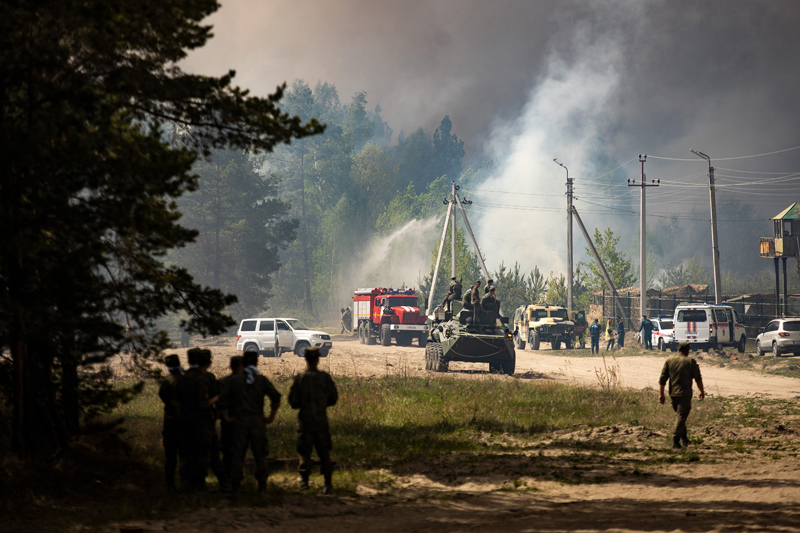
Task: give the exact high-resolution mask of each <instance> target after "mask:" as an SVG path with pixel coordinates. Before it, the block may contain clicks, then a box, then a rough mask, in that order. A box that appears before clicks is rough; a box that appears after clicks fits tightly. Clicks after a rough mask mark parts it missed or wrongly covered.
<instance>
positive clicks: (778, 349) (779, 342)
mask: <svg viewBox="0 0 800 533" xmlns="http://www.w3.org/2000/svg"><path fill="white" fill-rule="evenodd" d="M765 351H772V355H774V356H775V357H780V355H781V354H784V353H790V352H791V353H793V354H795V355H800V318H778V319H776V320H773V321H772V322H770V323H769V324H767V327H765V328H761V329H760V330H759V332H758V337H756V355H764V352H765Z"/></svg>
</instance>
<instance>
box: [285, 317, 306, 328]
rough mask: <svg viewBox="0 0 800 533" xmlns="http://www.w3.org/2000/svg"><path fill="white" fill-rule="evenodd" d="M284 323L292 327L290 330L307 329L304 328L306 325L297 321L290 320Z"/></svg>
mask: <svg viewBox="0 0 800 533" xmlns="http://www.w3.org/2000/svg"><path fill="white" fill-rule="evenodd" d="M286 322H288V323H289V325H290V326H291V327H292V329H295V330H297V329H308V328H307V327H306V325H305V324H303V323H302V322H300V321H299V320H295V319H292V320H287V321H286Z"/></svg>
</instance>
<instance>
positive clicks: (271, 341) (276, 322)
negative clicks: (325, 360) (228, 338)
mask: <svg viewBox="0 0 800 533" xmlns="http://www.w3.org/2000/svg"><path fill="white" fill-rule="evenodd" d="M236 334H237V335H238V340H237V341H236V349H237V350H241V351H243V352H246V351H250V350H252V351H256V352H258V353H271V354H272V355H275V356H279V355H280V354H281V352H289V351H291V352H294V353H295V354H297V355H298V356H299V357H303V356H304V355H305V353H306V348H308V347H310V346H317V347H319V355H320V356H321V357H327V356H328V352H329V351H330V349H331V346H332V343H331V336H330V335H328V334H327V333H325V332H324V331H314V330H311V329H308V328H307V327H306V325H305V324H303V323H302V322H301V321H299V320H297V319H296V318H247V319H245V320H242V322H241V324H239V331H237V332H236Z"/></svg>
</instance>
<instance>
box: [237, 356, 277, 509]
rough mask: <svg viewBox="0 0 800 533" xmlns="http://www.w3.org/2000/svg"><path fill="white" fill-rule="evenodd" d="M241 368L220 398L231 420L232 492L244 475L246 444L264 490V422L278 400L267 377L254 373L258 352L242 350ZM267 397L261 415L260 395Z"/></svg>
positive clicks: (272, 416) (266, 448) (271, 416)
mask: <svg viewBox="0 0 800 533" xmlns="http://www.w3.org/2000/svg"><path fill="white" fill-rule="evenodd" d="M243 362H244V372H242V373H241V374H237V375H236V376H232V377H231V378H230V380H229V382H228V384H227V385H226V390H225V397H224V398H223V399H222V402H223V405H224V406H225V408H226V410H227V414H228V416H229V417H230V419H231V420H232V423H233V459H232V461H231V495H232V496H234V497H235V496H236V494H237V493H238V492H239V488H240V487H241V484H242V479H243V478H244V458H245V456H246V455H247V448H248V447H249V448H250V451H251V452H253V459H254V460H255V462H256V481H258V492H259V493H262V494H263V493H264V492H266V490H267V476H268V475H269V471H268V470H267V454H268V453H269V445H268V442H267V425H268V424H271V423H272V421H273V420H275V414H276V413H277V412H278V407H280V404H281V393H280V392H278V391H277V390H276V389H275V387H274V386H273V385H272V383H271V382H270V380H268V379H267V378H266V377H265V376H262V375H261V374H259V373H258V353H257V352H251V351H250V352H245V353H244V357H243ZM265 397H267V398H269V403H270V412H269V415H264V398H265Z"/></svg>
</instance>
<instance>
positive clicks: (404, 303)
mask: <svg viewBox="0 0 800 533" xmlns="http://www.w3.org/2000/svg"><path fill="white" fill-rule="evenodd" d="M427 321H428V317H427V316H426V315H424V314H422V313H420V310H419V302H418V301H417V295H416V293H415V292H414V289H400V290H395V289H391V288H389V289H386V288H383V287H374V288H367V289H357V290H356V291H355V292H354V293H353V328H354V330H355V329H356V328H357V330H358V340H359V342H361V344H375V340H376V339H377V340H378V341H379V342H380V343H381V344H382V345H384V346H389V345H390V344H391V343H392V337H394V338H395V340H396V341H397V344H398V345H400V346H410V345H411V342H412V341H413V340H414V339H415V338H416V339H417V341H418V342H419V345H420V346H425V344H427V339H428V327H427V326H426V323H427Z"/></svg>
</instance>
